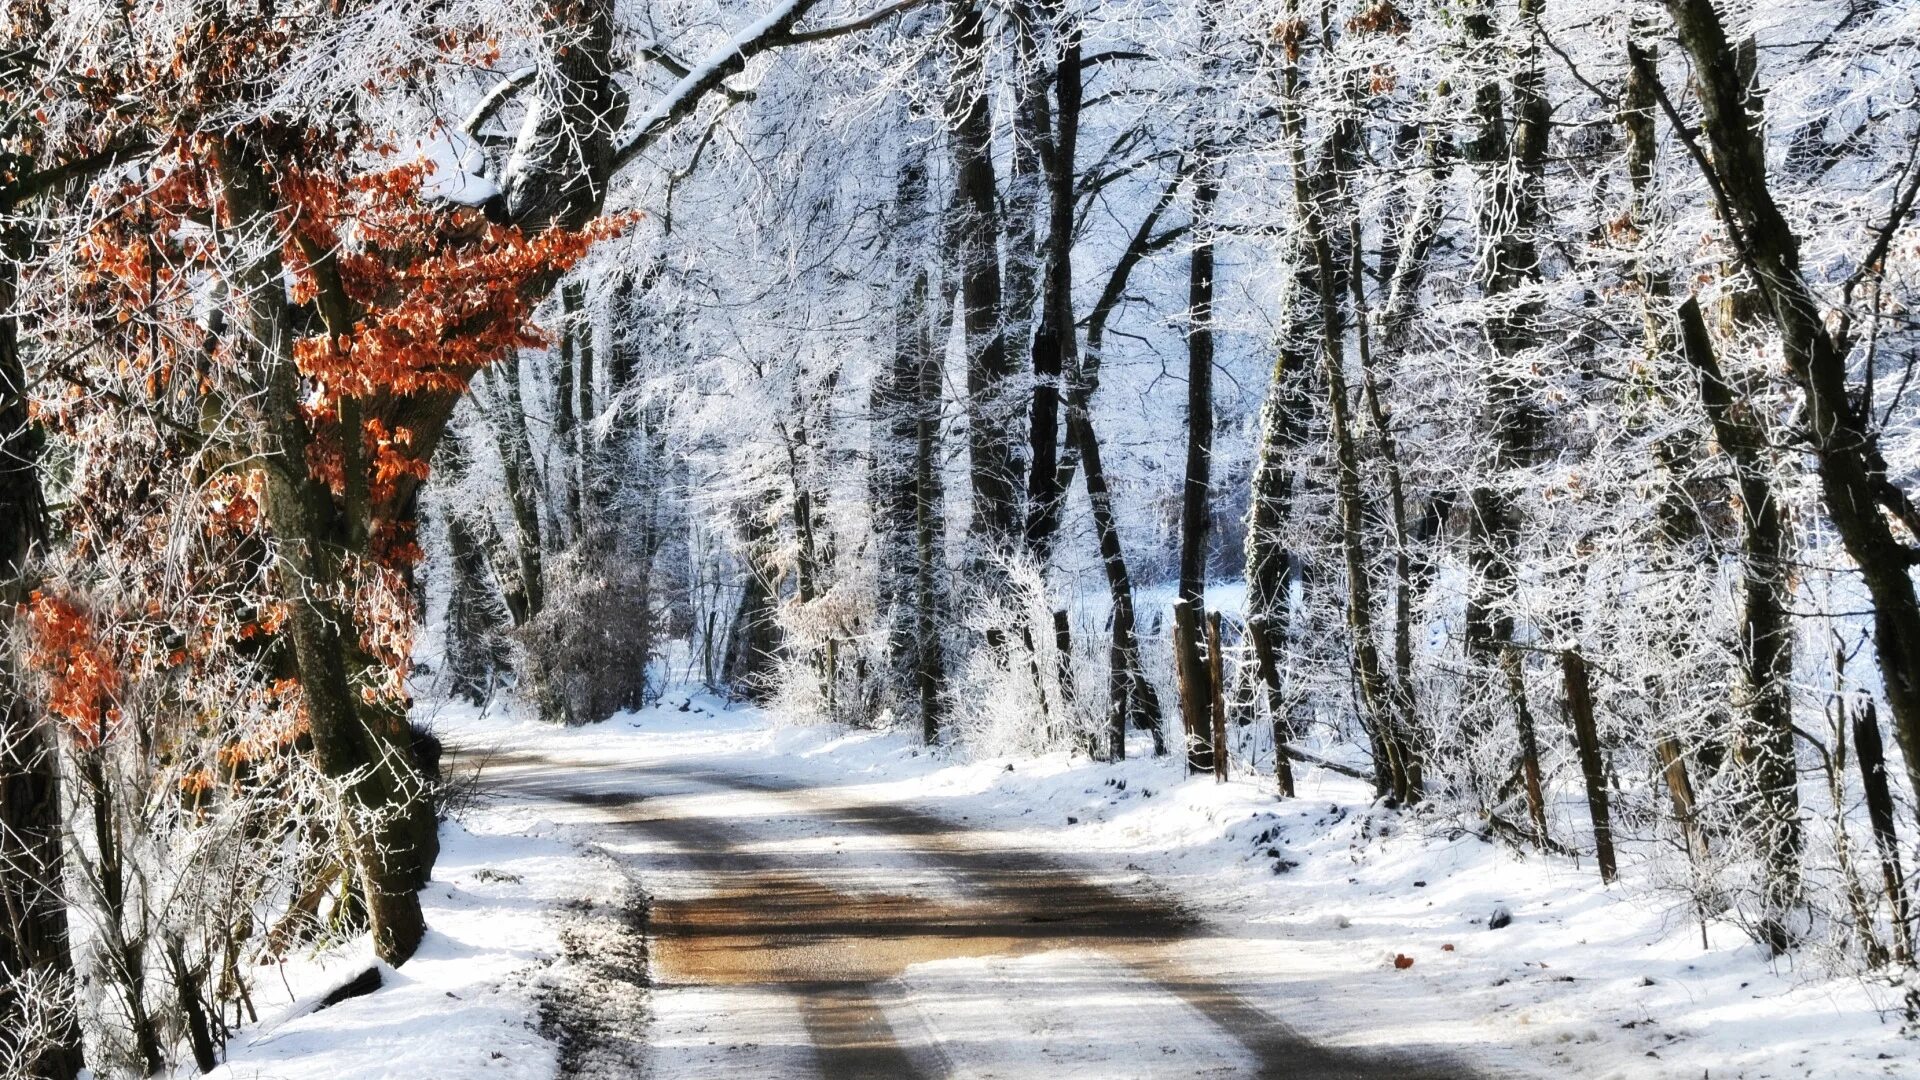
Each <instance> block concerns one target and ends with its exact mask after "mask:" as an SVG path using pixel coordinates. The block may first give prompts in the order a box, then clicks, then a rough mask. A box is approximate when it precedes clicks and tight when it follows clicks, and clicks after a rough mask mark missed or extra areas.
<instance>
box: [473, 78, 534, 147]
mask: <svg viewBox="0 0 1920 1080" xmlns="http://www.w3.org/2000/svg"><path fill="white" fill-rule="evenodd" d="M539 73H540V69H539V68H536V67H526V68H521V69H520V70H519V71H516V72H514V73H513V74H512V75H509V76H507V77H506V78H505V79H503V80H501V81H500V82H499V83H498V84H496V85H495V86H494V88H493V89H491V90H489V91H487V96H486V97H483V98H481V99H480V104H478V105H475V106H474V107H473V112H471V113H468V114H467V122H466V123H464V124H461V125H460V130H461V131H464V132H466V133H467V134H468V135H469V136H474V137H478V134H479V131H480V126H481V125H482V124H485V123H486V122H487V121H489V120H491V119H493V114H494V113H497V112H499V111H500V107H501V106H502V105H505V104H506V103H507V99H508V98H510V97H512V96H513V95H515V94H517V93H519V92H520V91H521V90H523V89H525V88H526V85H527V84H528V83H530V82H532V81H533V77H534V76H535V75H538V74H539Z"/></svg>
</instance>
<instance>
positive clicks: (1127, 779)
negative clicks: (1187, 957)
mask: <svg viewBox="0 0 1920 1080" xmlns="http://www.w3.org/2000/svg"><path fill="white" fill-rule="evenodd" d="M683 705H684V706H685V707H686V711H684V712H683V711H681V708H682V706H683ZM441 729H442V732H443V734H444V735H446V736H447V737H448V738H450V739H451V740H452V741H454V742H456V743H466V744H487V745H499V746H511V747H514V748H537V749H540V750H542V751H546V752H552V753H556V754H565V755H566V756H567V757H568V758H569V759H579V760H586V761H594V762H604V763H607V764H608V765H610V766H614V765H617V764H618V763H649V764H656V765H658V764H672V763H675V762H678V763H681V764H686V765H694V764H697V765H699V766H700V767H703V768H709V769H717V770H724V769H728V768H734V769H740V770H744V771H749V772H752V773H755V774H759V775H779V776H783V777H787V778H791V779H793V780H798V781H803V782H806V783H808V784H811V785H815V786H816V787H817V788H818V789H820V790H831V791H833V792H834V794H835V795H836V796H839V797H850V798H858V799H859V800H862V801H868V802H872V803H877V804H900V805H906V806H911V807H914V808H917V809H923V810H927V811H931V812H934V813H937V814H939V815H941V816H943V817H946V818H948V819H951V820H956V821H963V822H964V823H965V824H967V825H969V826H972V827H973V828H974V829H975V830H976V832H977V835H979V836H981V837H983V838H986V839H990V840H991V841H992V842H994V843H995V844H996V845H1009V846H1014V845H1017V846H1021V847H1025V848H1029V849H1031V850H1035V851H1039V852H1045V853H1049V854H1052V855H1056V856H1058V857H1061V858H1065V859H1071V860H1075V861H1078V862H1080V863H1082V864H1086V865H1089V866H1092V867H1096V868H1103V869H1104V870H1105V871H1107V872H1111V873H1120V874H1134V875H1137V876H1139V877H1141V878H1143V879H1145V880H1147V881H1149V882H1151V883H1152V884H1153V885H1155V886H1157V887H1160V888H1164V889H1166V890H1168V891H1169V892H1171V893H1172V894H1174V895H1175V896H1177V897H1179V898H1180V899H1181V900H1182V901H1184V902H1185V903H1186V904H1187V905H1189V906H1190V907H1192V908H1193V909H1194V910H1196V911H1198V912H1200V913H1202V914H1203V915H1204V916H1205V917H1206V919H1207V922H1208V924H1209V931H1208V932H1206V933H1203V934H1202V935H1201V936H1200V938H1199V940H1197V941H1196V942H1195V943H1194V945H1193V948H1194V952H1195V960H1196V962H1199V961H1201V960H1204V962H1205V965H1207V966H1211V967H1212V968H1213V969H1214V970H1216V971H1218V972H1220V973H1222V974H1223V975H1231V976H1232V977H1233V978H1234V980H1235V983H1236V985H1240V984H1241V983H1242V982H1244V983H1245V984H1247V985H1253V986H1258V987H1261V988H1262V992H1263V994H1264V995H1265V996H1264V997H1263V998H1262V999H1260V1000H1256V1002H1255V1003H1256V1004H1258V1005H1261V1006H1263V1007H1264V1008H1265V1009H1266V1010H1267V1011H1269V1012H1270V1013H1272V1014H1274V1015H1278V1016H1284V1017H1285V1018H1286V1020H1287V1022H1288V1023H1290V1024H1292V1025H1294V1026H1295V1027H1296V1028H1298V1029H1299V1030H1301V1031H1302V1032H1304V1033H1307V1034H1310V1035H1313V1036H1315V1037H1316V1038H1319V1039H1322V1040H1325V1041H1327V1042H1329V1043H1332V1044H1335V1045H1348V1046H1356V1047H1368V1046H1372V1047H1380V1048H1391V1047H1393V1046H1396V1045H1400V1044H1403V1043H1408V1042H1431V1043H1433V1044H1436V1045H1443V1046H1458V1047H1460V1048H1462V1052H1463V1056H1465V1057H1467V1058H1468V1059H1469V1060H1482V1061H1486V1062H1488V1063H1489V1064H1490V1065H1494V1066H1496V1067H1498V1068H1499V1069H1501V1070H1513V1071H1518V1072H1521V1073H1523V1074H1524V1073H1528V1072H1540V1073H1548V1072H1550V1073H1553V1074H1554V1075H1567V1074H1568V1072H1569V1070H1571V1074H1572V1075H1581V1076H1594V1077H1608V1076H1618V1077H1650V1078H1651V1077H1673V1078H1676V1080H1678V1078H1681V1077H1685V1078H1689V1080H1694V1078H1698V1077H1700V1076H1702V1075H1712V1076H1715V1077H1744V1078H1753V1080H1759V1078H1764V1077H1781V1078H1784V1077H1802V1076H1810V1075H1812V1076H1820V1077H1835V1078H1841V1077H1886V1076H1920V1067H1916V1065H1915V1064H1914V1053H1913V1044H1912V1043H1911V1042H1910V1041H1908V1040H1907V1039H1905V1038H1903V1037H1902V1036H1901V1034H1900V1031H1899V1027H1900V1023H1899V1016H1898V1013H1897V1012H1896V1011H1893V1009H1892V1006H1893V1004H1894V1002H1895V995H1894V994H1893V993H1892V992H1891V991H1890V990H1889V989H1888V988H1886V987H1884V986H1872V985H1867V984H1863V983H1861V982H1858V981H1851V980H1845V979H1834V978H1823V977H1819V976H1817V975H1814V974H1811V973H1801V972H1796V971H1794V970H1793V969H1792V968H1791V967H1790V966H1787V967H1778V968H1776V967H1775V966H1774V965H1772V964H1771V963H1770V962H1769V961H1768V960H1767V959H1766V958H1765V957H1764V955H1763V954H1762V953H1761V952H1760V951H1758V950H1757V949H1756V948H1755V947H1754V946H1753V945H1752V944H1751V943H1750V942H1749V941H1748V939H1747V938H1746V937H1745V936H1744V935H1743V934H1742V933H1741V932H1740V931H1739V930H1738V929H1737V928H1736V927H1733V926H1731V925H1725V924H1719V923H1710V924H1709V926H1708V928H1707V936H1708V945H1707V946H1706V947H1705V948H1703V947H1702V945H1701V926H1700V923H1699V921H1698V919H1697V918H1695V917H1694V916H1693V915H1692V913H1691V912H1690V911H1687V910H1684V909H1679V910H1676V909H1674V908H1672V907H1671V906H1667V905H1665V904H1663V903H1662V902H1661V901H1662V898H1661V897H1659V896H1658V895H1657V894H1652V893H1650V892H1648V891H1647V890H1645V889H1644V888H1639V887H1637V886H1641V885H1644V883H1643V882H1637V881H1636V879H1635V866H1634V865H1633V864H1632V862H1631V860H1628V861H1627V863H1626V865H1624V866H1623V868H1622V880H1621V882H1619V883H1617V884H1616V885H1614V886H1613V887H1611V888H1608V887H1603V886H1601V885H1600V883H1599V879H1598V875H1597V873H1596V872H1595V871H1594V869H1593V867H1592V865H1591V863H1590V862H1589V863H1586V864H1584V865H1580V864H1576V863H1575V862H1574V861H1573V860H1570V859H1565V858H1559V857H1540V856H1537V855H1529V856H1525V857H1523V856H1521V855H1520V854H1518V853H1516V852H1514V851H1513V850H1511V849H1509V848H1507V847H1505V846H1503V845H1498V844H1493V843H1488V842H1486V841H1484V840H1481V839H1480V838H1478V837H1477V836H1476V835H1475V834H1474V833H1472V832H1470V831H1467V830H1464V829H1461V828H1460V827H1459V826H1458V825H1457V824H1456V823H1454V822H1452V821H1451V820H1447V819H1442V818H1439V817H1424V816H1420V815H1413V816H1409V815H1406V814H1402V813H1396V812H1391V811H1386V810H1381V809H1378V808H1376V807H1374V806H1373V805H1372V801H1371V798H1370V792H1369V791H1368V789H1367V787H1366V785H1365V784H1364V783H1362V782H1360V781H1356V780H1352V779H1350V778H1347V777H1344V776H1340V775H1338V774H1334V773H1331V772H1327V771H1324V770H1317V769H1304V770H1302V771H1301V772H1300V773H1299V775H1298V784H1299V790H1300V792H1301V796H1300V797H1299V798H1297V799H1294V800H1287V801H1282V800H1279V799H1278V798H1277V797H1276V796H1275V795H1274V793H1273V790H1272V785H1271V783H1270V782H1267V781H1265V780H1264V779H1256V778H1250V777H1247V778H1236V780H1235V781H1234V782H1232V783H1228V784H1218V783H1216V782H1214V781H1213V780H1212V779H1211V778H1208V777H1200V778H1191V779H1190V778H1187V777H1185V776H1183V775H1182V773H1181V769H1180V766H1179V764H1178V763H1177V762H1175V761H1172V760H1159V761H1155V760H1152V759H1144V758H1142V757H1139V756H1136V757H1135V758H1133V759H1132V760H1129V761H1127V762H1125V763H1122V764H1118V765H1107V764H1098V763H1093V762H1090V761H1088V760H1086V759H1085V758H1083V757H1072V756H1069V755H1067V754H1063V753H1062V754H1052V755H1047V756H1045V757H1041V758H1038V759H992V760H981V761H962V760H955V759H952V758H949V757H946V756H943V755H940V754H935V753H929V752H927V751H926V750H925V749H923V748H921V747H919V746H917V745H916V741H915V740H914V739H913V738H912V737H911V736H909V735H907V734H904V733H877V732H854V731H846V730H841V729H836V728H830V727H821V726H804V727H802V726H788V725H783V724H781V723H779V722H778V720H777V719H776V718H773V717H770V716H768V715H766V714H765V713H763V712H761V711H759V710H756V709H752V708H746V707H739V706H734V707H729V706H727V705H726V704H725V703H723V702H721V701H719V700H716V699H714V698H711V697H707V696H704V695H700V694H697V693H686V692H682V693H678V694H674V695H669V697H668V699H667V700H666V701H665V702H663V703H662V704H661V705H658V706H655V707H653V708H649V709H647V710H644V711H643V712H640V713H637V714H631V715H628V716H624V717H620V718H616V719H615V720H613V721H609V722H607V723H605V724H601V725H597V726H591V727H587V728H582V729H574V730H562V729H554V728H549V727H544V726H541V725H537V724H533V723H529V722H523V721H515V720H512V719H507V718H502V717H497V716H496V717H481V716H474V715H471V714H460V715H449V716H446V717H444V718H443V720H442V721H441ZM1133 749H1134V751H1135V752H1136V753H1142V752H1144V751H1145V749H1146V746H1145V744H1144V742H1142V743H1140V744H1139V745H1136V746H1135V747H1133ZM1009 766H1011V767H1012V768H1011V770H1010V769H1009ZM1122 782H1124V788H1121V787H1120V786H1119V785H1120V784H1121V783H1122ZM716 797H717V798H726V799H731V800H734V802H735V804H736V805H735V807H734V812H736V813H741V814H751V813H760V812H763V811H768V808H767V807H765V806H762V805H760V804H759V802H758V801H757V800H751V799H748V800H743V799H742V797H741V796H739V795H737V794H736V795H726V796H716ZM522 812H523V813H526V814H529V815H535V816H537V814H538V813H539V812H538V811H537V809H535V808H530V807H528V808H522ZM1069 818H1073V819H1076V823H1073V824H1069V823H1068V819H1069ZM1262 837H1265V839H1262ZM864 842H866V841H863V839H862V838H860V837H858V836H854V835H849V836H848V837H847V838H846V840H845V841H844V843H845V844H846V845H847V846H848V847H855V846H858V845H860V844H862V843H864ZM1270 852H1273V853H1277V854H1278V858H1276V857H1274V855H1273V854H1270ZM1288 864H1293V865H1290V866H1289V865H1288ZM1498 907H1505V908H1507V909H1509V910H1510V911H1511V912H1512V915H1513V922H1512V925H1510V926H1508V927H1506V928H1504V929H1500V930H1489V929H1488V928H1487V926H1486V920H1487V918H1488V916H1489V915H1490V914H1491V913H1492V912H1493V911H1494V910H1495V909H1496V908H1498ZM1449 946H1451V948H1449ZM1396 955H1405V956H1408V957H1411V958H1412V960H1413V964H1412V966H1410V967H1407V968H1405V969H1401V968H1396V967H1395V966H1394V963H1393V960H1394V957H1395V956H1396ZM1099 963H1101V961H1100V960H1099V959H1098V958H1096V957H1085V956H1078V955H1069V954H1060V953H1048V954H1044V955H1042V956H1021V957H1017V958H995V957H979V958H969V959H962V960H945V961H938V962H935V963H932V964H927V965H921V966H917V967H914V968H911V969H909V970H908V971H907V972H906V973H905V974H904V975H903V976H902V978H901V980H899V984H898V985H896V986H895V987H893V988H892V994H893V1001H892V1003H890V1004H887V1005H886V1006H885V1007H886V1009H887V1012H888V1016H889V1019H890V1020H893V1021H894V1022H895V1024H896V1027H899V1026H901V1025H902V1024H907V1023H910V1022H911V1021H912V1018H913V1015H914V1014H915V1011H916V1010H919V1011H924V1010H926V1009H928V1008H931V1007H934V1006H930V1005H928V1004H927V1003H928V1002H940V1001H941V988H942V987H943V986H947V985H951V981H952V979H953V978H954V976H955V975H956V973H958V972H961V971H965V970H968V969H973V970H974V971H976V972H977V971H979V970H993V971H997V972H1000V973H1002V974H1004V975H1005V976H1006V981H1007V982H1008V983H1010V984H1017V983H1019V982H1020V981H1021V980H1020V978H1019V977H1020V976H1022V975H1024V974H1027V973H1034V972H1039V971H1042V970H1044V971H1045V972H1046V973H1047V975H1048V977H1049V978H1062V977H1069V975H1070V973H1071V971H1072V969H1073V968H1075V967H1081V968H1084V967H1086V966H1087V965H1098V964H1099ZM1087 984H1088V985H1090V986H1091V985H1098V986H1101V987H1102V988H1103V992H1106V988H1114V987H1120V988H1121V989H1119V990H1114V991H1112V992H1115V993H1118V994H1119V995H1120V996H1121V997H1123V998H1126V999H1127V1000H1128V1003H1129V1004H1128V1007H1127V1008H1126V1009H1120V1010H1117V1013H1116V1015H1118V1016H1120V1017H1122V1018H1124V1017H1125V1016H1126V1015H1128V1014H1129V1013H1130V1012H1131V1010H1132V1009H1133V1008H1148V1009H1163V1008H1169V1007H1184V1006H1180V1005H1179V1004H1178V1003H1177V1002H1174V1003H1171V1004H1169V1003H1167V1002H1164V1001H1160V1002H1158V1003H1156V1002H1155V992H1154V991H1153V990H1152V989H1151V988H1148V987H1144V986H1141V987H1134V988H1132V989H1126V987H1125V981H1124V980H1118V979H1109V978H1104V977H1099V978H1089V980H1088V983H1087ZM1161 996H1162V997H1163V996H1164V995H1161ZM1030 1004H1031V1005H1032V1007H1031V1008H1029V1007H1027V1004H1023V1005H1022V1006H1021V1007H1020V1008H1018V1009H1014V1010H1002V1011H1000V1012H998V1013H997V1014H994V1015H970V1014H967V1013H966V1012H965V1011H964V1010H961V1011H959V1012H956V1010H955V1003H954V1002H951V1001H949V1002H944V1003H942V1004H941V1005H939V1006H938V1008H939V1012H940V1023H941V1025H942V1029H943V1031H942V1033H943V1036H945V1038H944V1039H943V1043H944V1044H945V1045H948V1046H951V1045H954V1044H955V1042H956V1040H955V1039H954V1037H953V1035H952V1030H953V1028H954V1027H955V1026H956V1025H958V1026H959V1027H960V1028H961V1029H963V1030H964V1029H966V1028H968V1027H975V1028H977V1029H978V1034H979V1036H980V1037H975V1038H966V1039H961V1040H957V1041H958V1042H959V1043H960V1044H962V1045H966V1046H969V1047H973V1048H975V1049H976V1051H977V1052H979V1053H983V1054H988V1057H987V1058H983V1059H981V1060H978V1061H971V1062H968V1061H957V1062H955V1063H954V1065H955V1067H956V1068H957V1069H958V1074H960V1075H1019V1073H1018V1071H1017V1070H1015V1071H1014V1072H1011V1073H1010V1072H1008V1071H1006V1070H1007V1069H1008V1067H1009V1063H1008V1062H1006V1061H993V1060H990V1058H991V1054H990V1053H989V1051H990V1050H991V1049H992V1048H993V1047H995V1046H1000V1047H1003V1048H1004V1047H1007V1046H1010V1045H1013V1039H1012V1036H1013V1035H1014V1034H1017V1032H1018V1030H1019V1029H1020V1028H1022V1027H1023V1026H1025V1027H1027V1028H1035V1027H1038V1028H1045V1027H1046V1026H1048V1025H1049V1023H1050V1021H1049V1019H1048V1014H1047V1011H1046V1010H1047V1006H1045V1004H1044V1003H1042V1002H1032V1003H1030ZM995 1025H998V1026H999V1027H1000V1028H1001V1029H1003V1030H1001V1031H1000V1036H1001V1037H999V1038H995V1037H992V1033H993V1030H994V1028H995ZM1140 1030H1145V1029H1143V1028H1140V1027H1139V1026H1137V1025H1128V1024H1126V1023H1124V1022H1122V1023H1118V1024H1117V1026H1116V1027H1115V1028H1114V1029H1113V1030H1110V1031H1106V1032H1104V1033H1103V1037H1106V1038H1112V1037H1119V1038H1123V1039H1124V1038H1126V1037H1127V1036H1128V1033H1129V1032H1130V1031H1140ZM1079 1034H1080V1033H1074V1035H1073V1037H1071V1038H1068V1039H1067V1041H1066V1042H1065V1043H1063V1044H1061V1045H1060V1046H1055V1047H1054V1048H1053V1049H1055V1050H1059V1049H1063V1048H1068V1047H1072V1046H1075V1045H1079V1044H1078V1043H1077V1042H1076V1041H1075V1039H1077V1038H1078V1037H1079ZM1025 1041H1026V1042H1027V1043H1028V1044H1029V1045H1030V1044H1031V1042H1032V1040H1031V1037H1030V1036H1029V1037H1028V1038H1027V1039H1026V1040H1025ZM1204 1052H1205V1053H1206V1054H1214V1055H1219V1056H1220V1058H1221V1061H1222V1064H1223V1065H1224V1064H1225V1063H1226V1062H1228V1061H1230V1060H1231V1059H1232V1057H1233V1051H1232V1048H1231V1047H1226V1048H1222V1047H1220V1046H1218V1045H1214V1046H1211V1047H1208V1048H1206V1049H1205V1051H1204ZM1192 1053H1193V1054H1194V1055H1200V1054H1201V1050H1200V1049H1197V1048H1196V1049H1195V1050H1193V1051H1192ZM1070 1057H1071V1054H1066V1055H1064V1056H1062V1057H1060V1058H1057V1059H1056V1058H1054V1057H1052V1056H1049V1057H1048V1058H1046V1059H1045V1060H1048V1061H1050V1062H1052V1063H1053V1064H1052V1068H1053V1069H1057V1070H1058V1071H1048V1072H1046V1073H1045V1075H1049V1076H1053V1075H1078V1074H1076V1073H1074V1072H1073V1071H1072V1070H1071V1069H1070V1068H1068V1066H1067V1064H1066V1061H1067V1059H1068V1058H1070ZM1129 1060H1139V1059H1138V1058H1134V1059H1129ZM1194 1060H1198V1057H1197V1056H1195V1057H1193V1058H1190V1059H1189V1064H1190V1065H1191V1064H1192V1062H1193V1061H1194ZM961 1066H964V1067H961ZM1230 1071H1231V1070H1230ZM659 1075H663V1076H678V1075H697V1074H696V1073H694V1072H687V1073H684V1074H682V1073H679V1072H676V1071H671V1070H667V1071H662V1072H660V1073H659ZM716 1075H717V1074H716ZM1029 1075H1034V1074H1031V1073H1030V1074H1029ZM1087 1075H1096V1073H1089V1074H1087ZM1178 1075H1194V1074H1193V1073H1191V1072H1179V1073H1178Z"/></svg>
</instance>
